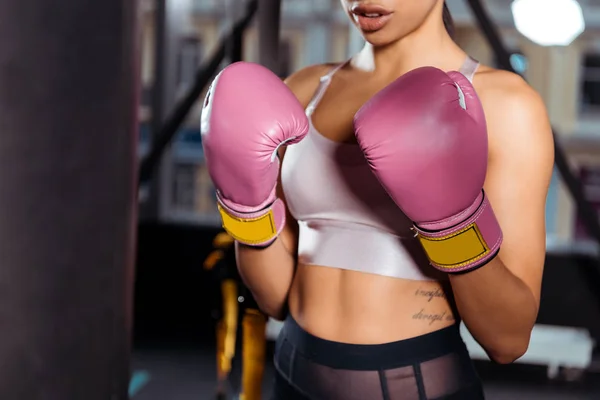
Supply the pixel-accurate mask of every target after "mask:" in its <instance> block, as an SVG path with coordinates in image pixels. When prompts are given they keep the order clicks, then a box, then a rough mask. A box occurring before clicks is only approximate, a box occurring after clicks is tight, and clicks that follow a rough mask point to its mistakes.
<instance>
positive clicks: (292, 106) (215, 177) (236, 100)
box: [200, 62, 308, 246]
mask: <svg viewBox="0 0 600 400" xmlns="http://www.w3.org/2000/svg"><path fill="white" fill-rule="evenodd" d="M200 131H201V133H202V146H203V148H204V155H205V157H206V164H207V167H208V171H209V174H210V177H211V179H212V181H213V183H214V185H215V187H216V189H217V202H218V207H219V213H220V214H221V218H222V221H223V228H224V229H225V230H226V231H227V233H229V234H230V235H231V237H233V238H234V239H236V240H237V241H239V242H240V243H244V244H247V245H251V246H264V245H268V244H270V243H272V242H273V241H274V240H275V239H276V238H277V235H278V234H279V232H280V231H281V229H282V228H283V226H284V224H285V205H284V204H283V202H282V201H281V200H279V199H277V197H276V194H275V189H276V185H277V177H278V175H279V158H278V157H277V149H278V148H279V146H281V145H283V144H291V143H296V142H298V141H300V140H302V139H303V138H304V136H306V133H307V132H308V119H307V117H306V115H305V113H304V110H303V109H302V106H301V105H300V103H299V102H298V100H297V99H296V97H295V96H294V94H293V93H292V92H291V91H290V90H289V89H288V87H287V86H286V85H285V83H284V82H282V81H281V79H279V77H277V76H276V75H275V74H273V73H272V72H271V71H269V70H268V69H267V68H265V67H263V66H261V65H258V64H253V63H246V62H238V63H235V64H231V65H229V66H228V67H226V68H225V69H224V70H223V71H221V73H219V75H217V77H216V78H215V80H214V81H213V83H212V84H211V87H210V89H209V90H208V94H207V95H206V100H205V102H204V107H203V108H202V117H201V126H200Z"/></svg>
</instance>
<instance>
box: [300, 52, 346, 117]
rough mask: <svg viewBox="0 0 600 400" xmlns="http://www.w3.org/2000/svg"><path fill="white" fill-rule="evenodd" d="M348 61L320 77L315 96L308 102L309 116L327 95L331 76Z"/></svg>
mask: <svg viewBox="0 0 600 400" xmlns="http://www.w3.org/2000/svg"><path fill="white" fill-rule="evenodd" d="M346 63H347V61H346V62H343V63H341V64H338V65H336V66H335V67H333V68H331V69H330V70H329V72H327V73H326V74H325V75H323V76H322V77H321V78H320V79H319V86H318V87H317V90H316V92H315V94H314V95H313V98H312V99H311V100H310V103H308V106H307V107H306V110H305V112H306V115H307V116H308V117H310V116H311V115H312V113H313V112H314V111H315V109H316V108H317V106H318V105H319V102H320V101H321V99H322V98H323V95H325V92H326V91H327V88H328V87H329V84H330V83H331V78H333V75H335V73H336V72H338V71H339V70H340V69H341V68H342V67H343V66H344V65H346Z"/></svg>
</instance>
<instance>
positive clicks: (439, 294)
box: [415, 288, 446, 302]
mask: <svg viewBox="0 0 600 400" xmlns="http://www.w3.org/2000/svg"><path fill="white" fill-rule="evenodd" d="M415 296H420V297H426V298H427V302H430V301H431V300H433V299H434V298H439V299H445V298H446V294H445V293H444V291H443V290H442V289H441V288H435V289H428V290H423V289H421V288H419V289H417V291H416V292H415Z"/></svg>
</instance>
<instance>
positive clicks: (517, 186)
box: [482, 77, 554, 307]
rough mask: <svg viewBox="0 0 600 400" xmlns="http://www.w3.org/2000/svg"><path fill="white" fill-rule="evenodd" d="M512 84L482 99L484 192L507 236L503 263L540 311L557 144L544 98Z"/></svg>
mask: <svg viewBox="0 0 600 400" xmlns="http://www.w3.org/2000/svg"><path fill="white" fill-rule="evenodd" d="M509 82H510V83H511V84H509V85H505V86H504V87H503V88H498V90H497V91H496V93H494V91H490V94H489V96H488V98H489V100H488V101H484V99H485V97H482V101H483V104H484V108H485V109H486V117H487V121H488V131H489V149H490V150H489V165H488V173H487V177H486V182H485V191H486V194H487V196H488V198H489V200H490V203H491V205H492V207H493V209H494V212H495V214H496V217H497V218H498V222H499V223H500V227H501V228H502V232H503V235H504V240H503V243H502V247H501V249H500V253H499V257H500V260H501V261H502V262H503V264H504V265H505V266H506V267H507V268H508V269H509V270H510V271H511V272H512V273H513V274H515V275H516V276H517V277H519V278H520V279H521V280H522V281H523V282H524V283H525V284H526V285H527V286H529V288H530V289H531V291H532V293H533V295H534V297H535V299H536V302H537V305H538V307H539V299H540V291H541V282H542V273H543V266H544V260H545V254H546V227H545V208H546V197H547V194H548V187H549V185H550V179H551V177H552V169H553V165H554V147H553V146H554V141H553V137H552V129H551V127H550V122H549V120H548V116H547V113H546V109H545V106H544V103H543V101H542V99H541V98H540V96H539V95H538V94H537V93H536V92H535V91H534V90H533V89H532V88H530V87H529V86H528V85H527V84H526V83H525V82H524V81H522V80H521V79H520V78H515V77H510V79H509ZM501 83H502V80H501V79H500V80H499V82H498V84H501Z"/></svg>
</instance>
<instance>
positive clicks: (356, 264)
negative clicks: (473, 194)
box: [202, 0, 553, 400]
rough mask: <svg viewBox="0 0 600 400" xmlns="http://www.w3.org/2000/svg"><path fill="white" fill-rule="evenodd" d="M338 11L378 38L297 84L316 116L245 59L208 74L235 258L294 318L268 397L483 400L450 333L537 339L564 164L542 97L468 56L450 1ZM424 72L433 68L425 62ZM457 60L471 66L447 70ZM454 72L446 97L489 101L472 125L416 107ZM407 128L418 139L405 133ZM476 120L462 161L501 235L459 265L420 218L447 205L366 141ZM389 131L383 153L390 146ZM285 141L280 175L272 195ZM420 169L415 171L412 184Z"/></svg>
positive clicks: (504, 352)
mask: <svg viewBox="0 0 600 400" xmlns="http://www.w3.org/2000/svg"><path fill="white" fill-rule="evenodd" d="M342 6H343V7H344V9H345V10H346V11H347V13H348V16H349V17H350V19H351V21H352V22H353V23H354V24H355V25H356V27H357V28H358V29H359V30H360V31H361V33H362V35H363V36H364V38H365V39H366V41H367V45H366V46H365V48H364V49H363V50H362V51H361V52H360V53H359V54H357V55H356V56H354V57H353V58H352V59H351V60H350V61H349V62H347V63H344V64H342V65H317V66H311V67H308V68H306V69H304V70H301V71H300V72H298V73H296V74H294V75H293V76H291V77H290V78H288V79H287V80H286V83H287V87H289V89H291V92H293V94H294V95H295V97H296V98H297V99H298V100H299V102H300V103H301V104H302V107H303V108H305V110H306V116H307V118H308V120H306V119H305V118H304V115H302V114H303V110H302V109H301V108H299V107H298V106H297V104H296V103H294V101H295V100H294V101H292V100H291V99H290V97H291V96H288V93H286V90H287V89H285V88H281V87H279V86H278V84H277V82H275V80H274V79H273V78H272V77H270V76H268V74H267V73H266V72H264V71H262V70H259V69H258V67H256V66H252V65H248V64H236V65H233V66H231V67H229V68H228V69H226V70H225V71H224V72H223V73H222V74H221V75H220V76H219V77H218V78H217V79H216V80H215V83H214V84H213V86H212V89H211V91H210V92H209V95H208V96H207V100H206V103H205V108H204V111H203V117H202V132H203V135H204V136H203V141H204V142H203V143H204V147H205V152H206V153H205V154H206V157H207V162H208V166H209V170H210V172H211V176H212V178H213V181H214V182H215V185H216V187H217V195H218V199H219V204H220V211H221V215H222V216H223V222H224V226H225V228H226V229H228V231H229V232H230V233H232V234H233V236H234V237H236V238H237V239H238V244H237V260H238V268H239V270H240V273H241V275H242V277H243V278H244V280H245V282H246V283H247V285H248V287H249V288H250V289H251V291H252V292H253V294H254V296H255V298H256V299H257V302H258V303H259V305H260V306H261V308H262V310H263V311H264V312H266V313H267V314H269V315H270V316H272V317H275V318H280V319H285V324H284V328H283V330H282V333H281V335H280V338H279V340H278V342H277V350H276V356H275V365H276V367H277V377H276V384H275V389H274V392H275V394H274V398H275V399H286V400H293V399H344V400H352V399H361V400H363V399H369V400H377V399H392V400H393V399H403V400H411V399H419V400H421V399H482V398H483V390H482V387H481V384H480V382H479V381H478V378H477V376H476V374H475V372H474V370H473V366H472V365H471V362H470V359H469V357H468V353H467V351H466V349H465V346H464V344H463V342H462V341H461V339H460V336H459V333H458V328H457V327H458V323H459V320H462V321H464V323H465V324H466V326H467V327H468V328H469V330H470V332H471V333H472V334H473V336H474V337H475V339H476V340H477V341H478V342H479V343H480V344H481V345H482V347H483V348H484V349H485V350H486V351H487V352H488V354H489V356H490V357H491V358H492V359H493V360H495V361H496V362H499V363H510V362H512V361H514V360H515V359H517V358H519V357H520V356H521V355H522V354H523V353H524V352H525V351H526V349H527V347H528V343H529V337H530V333H531V330H532V327H533V325H534V322H535V319H536V315H537V310H538V306H539V298H540V284H541V277H542V269H543V263H544V255H545V226H544V208H545V200H546V195H547V190H548V185H549V182H550V177H551V173H552V166H553V148H552V146H553V141H552V137H551V129H550V126H549V122H548V118H547V115H546V112H545V109H544V105H543V103H542V101H541V100H540V98H539V97H538V95H537V94H536V93H535V92H534V91H533V90H532V89H531V88H530V87H529V86H527V84H526V83H525V82H524V81H523V80H522V79H520V78H519V77H518V76H516V75H513V74H511V73H508V72H503V71H498V70H494V69H492V68H490V67H487V66H478V64H477V63H476V62H475V61H473V60H471V59H470V58H468V57H467V55H466V54H465V53H464V52H463V51H462V50H461V49H460V48H459V47H458V46H457V45H456V44H455V43H454V42H453V41H452V38H451V36H450V25H449V23H448V22H449V19H448V17H449V14H448V12H447V9H446V7H445V4H444V3H443V1H442V0H420V1H412V0H375V1H369V0H367V1H344V0H343V1H342ZM425 66H433V67H435V68H434V69H432V68H429V69H427V68H425V69H422V68H420V67H425ZM456 70H459V71H460V72H461V73H462V75H460V74H459V75H460V76H463V75H464V76H463V77H462V78H460V77H457V75H456V73H453V74H454V75H452V73H448V75H446V73H445V72H444V73H443V75H440V74H439V71H456ZM414 71H417V72H414ZM417 75H420V76H421V78H419V77H418V76H417ZM423 76H425V78H424V79H423ZM405 77H406V78H405ZM449 77H455V78H456V80H457V82H458V81H460V82H459V83H456V84H455V86H456V88H455V89H454V95H453V96H454V97H455V98H456V101H453V102H452V104H451V106H452V107H454V108H456V105H457V104H459V103H460V106H461V107H462V109H464V110H467V112H469V111H470V112H473V109H474V108H475V109H476V110H477V107H481V105H482V106H483V109H482V110H480V112H479V116H477V118H474V119H476V120H477V121H476V122H477V123H476V124H475V125H473V124H471V122H472V121H471V120H470V119H469V120H467V118H466V117H465V116H464V115H462V116H459V118H460V121H459V122H456V121H455V122H456V123H455V124H454V125H452V126H451V127H450V128H448V126H449V125H447V124H446V125H439V124H438V121H437V118H439V117H440V115H441V114H440V109H441V108H443V107H446V108H444V110H445V111H444V113H445V112H446V111H448V110H447V107H449V106H448V105H442V106H440V107H438V105H437V103H436V104H435V105H432V106H431V110H424V109H423V107H424V104H423V101H424V100H423V98H424V97H423V96H419V93H420V92H418V91H417V92H415V90H418V87H424V88H425V89H423V90H422V92H423V91H435V90H438V89H436V88H435V87H431V82H432V81H434V80H436V79H438V78H439V79H442V80H444V79H449ZM467 79H469V80H472V86H470V85H471V84H470V83H469V82H468V80H467ZM398 82H399V83H398ZM428 85H429V86H428ZM415 87H417V89H415ZM440 87H445V88H446V89H443V90H442V89H439V90H442V91H441V92H440V96H437V94H436V95H435V96H433V97H431V96H430V97H429V101H432V102H434V103H435V102H436V97H443V96H447V95H448V93H450V92H448V90H447V87H448V86H447V85H446V86H444V85H441V86H440ZM473 87H474V91H476V94H475V93H474V92H473ZM384 88H386V89H385V90H382V89H384ZM390 88H391V89H390ZM456 89H458V92H457V91H456ZM444 90H445V91H444ZM411 91H412V92H411ZM390 92H391V94H390ZM407 93H408V94H410V96H409V97H408V98H407V96H408V94H407ZM436 93H437V92H436ZM390 96H391V97H392V98H393V101H394V102H395V103H394V104H393V107H391V112H390V111H386V110H388V109H390V107H388V106H389V104H390V103H389V97H390ZM477 96H478V97H479V99H480V101H481V102H480V103H479V100H477ZM411 99H414V101H411ZM465 100H466V103H465ZM365 103H367V105H366V106H365ZM413 103H414V104H413ZM415 104H416V105H415ZM425 106H426V104H425ZM415 107H417V109H415ZM418 107H420V109H418ZM406 109H410V110H411V113H406V112H404V111H405V110H406ZM415 110H416V111H415ZM412 111H415V112H416V113H417V114H418V117H419V118H420V119H421V120H422V121H423V122H422V125H423V127H426V128H427V127H431V126H433V127H434V128H435V129H429V128H427V129H424V128H423V127H419V126H418V124H416V125H415V121H414V119H415V118H416V117H414V114H415V113H413V112H412ZM357 112H358V114H357ZM386 113H387V114H386ZM428 113H431V114H428ZM435 113H438V114H435ZM444 113H442V114H444ZM452 113H453V114H456V110H455V109H453V112H452ZM452 113H451V114H452ZM367 114H369V115H367ZM390 114H394V115H393V116H390ZM401 114H402V115H401ZM404 114H406V115H404ZM446 114H447V113H446ZM446 114H444V115H446ZM483 114H485V115H483ZM465 115H466V114H465ZM393 118H396V120H392V119H393ZM398 118H407V119H411V121H410V123H409V122H407V123H406V124H405V123H404V122H403V121H404V120H402V119H400V120H398ZM472 119H473V118H472ZM432 120H435V121H434V122H435V124H437V125H435V124H434V125H432ZM378 121H386V123H385V124H383V125H382V126H378V125H377V124H378ZM390 121H391V122H390ZM486 123H487V134H486V133H485V132H486V131H485V128H486ZM407 124H408V125H410V126H411V127H413V128H414V129H412V128H411V129H412V130H415V131H419V132H418V134H417V133H415V132H411V129H408V133H407V132H406V131H407V128H406V126H408V125H407ZM469 124H471V125H473V126H474V127H475V128H474V129H475V130H477V132H479V133H481V132H483V133H482V136H483V138H481V137H475V138H473V139H461V140H462V144H463V145H464V146H466V147H468V146H467V145H469V146H470V145H471V144H472V143H471V141H475V142H477V146H479V148H480V149H481V150H480V151H479V152H475V153H470V156H469V157H466V158H465V157H463V158H457V159H456V160H457V163H459V164H461V163H462V164H465V163H466V164H465V165H467V164H468V168H466V169H463V170H462V173H464V174H466V175H469V174H470V172H469V169H477V170H478V171H476V172H477V174H479V173H480V172H481V171H483V174H482V175H481V176H482V179H481V186H483V192H482V191H481V189H482V188H481V186H480V187H478V188H477V191H478V192H480V193H482V195H483V193H484V194H485V201H484V202H489V204H491V205H493V212H491V211H490V213H489V215H491V216H492V217H491V218H492V219H493V220H494V221H493V222H494V223H496V225H497V226H499V228H498V229H497V233H496V239H497V240H496V239H494V240H495V242H494V245H493V246H487V247H486V248H487V250H489V251H488V253H486V254H487V256H486V257H487V258H486V259H485V260H484V262H479V263H477V262H476V263H475V264H472V265H471V264H470V265H469V266H468V268H467V270H466V271H465V272H464V273H460V274H459V273H453V272H454V271H444V268H441V267H440V265H437V267H438V268H433V267H432V265H436V262H434V261H435V260H434V258H435V257H434V256H433V255H432V254H433V253H432V252H431V251H429V250H427V246H426V243H425V242H424V241H423V238H424V237H425V236H427V234H428V233H427V230H426V229H422V228H423V226H424V225H423V224H422V225H421V226H419V225H418V223H416V222H415V221H418V218H416V217H415V215H416V213H419V212H421V211H423V210H422V209H420V208H419V204H420V203H423V204H429V203H432V202H433V203H435V201H436V200H437V199H434V198H431V197H430V198H419V199H417V200H418V201H417V202H416V204H417V206H416V208H415V207H413V208H412V209H411V212H410V213H409V212H408V211H407V208H405V207H404V205H405V204H407V199H406V193H408V192H411V193H412V191H411V190H408V191H406V190H404V192H402V193H400V192H398V191H396V188H394V184H395V183H393V181H394V179H396V178H398V177H397V176H395V175H394V173H396V172H397V174H396V175H398V174H401V175H402V174H404V173H405V172H406V171H413V170H412V169H411V165H410V164H409V165H406V164H405V165H403V166H402V168H400V167H398V166H396V167H394V168H392V169H391V170H390V169H389V168H388V166H387V164H390V163H401V162H404V160H405V159H408V158H410V154H408V153H406V152H404V153H402V154H397V157H395V159H394V153H393V152H392V153H390V154H388V155H387V157H388V158H387V159H385V160H383V161H382V157H380V156H381V154H378V153H377V151H380V150H381V149H375V150H373V148H374V147H377V146H376V145H377V140H380V139H376V140H375V146H373V140H374V139H373V138H377V137H378V135H381V132H383V131H385V130H389V129H390V128H392V131H391V132H388V133H386V135H385V136H384V137H383V140H388V139H390V138H392V140H405V139H406V137H405V136H406V135H413V136H411V137H409V142H410V140H412V142H410V143H411V145H414V146H417V147H418V146H421V144H422V143H420V142H419V140H420V139H419V138H421V137H422V138H423V140H425V138H427V140H429V138H431V137H432V136H431V134H432V132H433V133H434V134H435V133H436V132H437V131H438V130H439V131H440V132H442V131H443V132H446V133H447V131H451V132H452V134H453V135H454V134H456V135H462V134H463V133H464V131H465V130H466V128H465V126H467V125H468V126H471V125H469ZM455 126H458V128H457V129H455ZM396 127H397V129H398V134H396V133H395V132H394V131H393V129H394V128H396ZM446 128H448V130H444V129H446ZM453 129H455V130H453ZM469 129H471V128H469ZM386 132H387V131H386ZM440 134H441V133H440ZM427 135H429V136H427ZM480 136H481V135H480ZM357 137H358V141H359V144H360V147H359V146H357V144H356V141H357ZM398 137H401V139H397V138H398ZM440 137H441V136H440ZM434 139H435V137H434ZM370 140H371V143H370V144H369V141H370ZM388 142H389V140H388V141H387V142H386V145H385V146H384V150H386V151H387V150H389V149H390V148H392V147H393V146H392V147H390V146H391V145H390V144H389V143H388ZM440 142H443V143H440V146H441V147H443V146H450V145H452V146H456V143H451V144H448V143H450V142H451V141H440ZM447 142H448V143H447ZM454 142H456V141H454ZM405 143H407V142H405ZM488 143H489V145H488ZM392 144H394V145H397V144H398V142H395V143H392ZM434 144H435V143H434ZM440 146H437V147H440ZM433 147H436V146H433ZM437 147H436V148H435V149H433V148H432V154H433V153H435V151H438V150H439V149H437ZM396 148H397V149H400V151H403V150H402V149H403V147H402V146H396ZM283 149H286V150H285V155H284V150H283ZM276 150H277V151H279V155H280V158H282V162H281V165H282V168H281V174H280V176H279V178H280V179H279V183H278V185H277V191H276V192H274V191H273V190H272V189H273V185H274V182H275V179H276V178H277V173H278V171H277V170H276V168H277V167H278V165H279V164H278V163H277V160H276V157H274V156H272V154H273V153H274V152H275V151H276ZM420 150H422V148H420ZM454 150H456V147H454ZM444 151H446V150H444ZM482 154H483V156H484V157H483V162H480V161H481V157H480V155H482ZM427 157H428V155H427V152H424V153H423V156H421V157H420V158H415V159H414V161H418V162H420V161H421V160H422V159H423V158H425V159H426V160H425V161H427V162H428V163H429V165H433V166H434V167H436V168H437V166H436V165H437V164H436V163H437V160H435V159H431V160H429V159H427ZM432 157H433V156H432ZM471 158H473V159H475V158H476V159H478V160H479V161H476V162H477V163H479V164H473V163H474V162H475V161H472V160H470V159H471ZM366 160H368V162H367V161H366ZM386 163H387V164H386ZM469 163H471V164H469ZM462 164H461V167H460V168H463V166H462ZM480 164H483V166H482V165H480ZM485 164H487V169H486V165H485ZM446 167H447V168H445V169H449V170H451V169H453V168H454V169H455V168H456V167H455V166H454V165H453V164H451V163H449V164H447V166H446ZM386 168H388V169H387V170H386ZM438 170H439V168H438ZM373 172H375V175H376V176H377V177H376V176H375V175H374V174H373ZM390 172H391V175H392V176H393V178H391V179H390ZM421 172H422V171H421V170H420V169H419V168H414V171H413V172H411V174H413V178H417V179H412V182H415V181H418V179H421V176H420V175H419V174H420V173H421ZM438 172H439V171H438ZM386 173H387V174H388V175H386ZM477 174H476V175H477ZM426 175H427V174H424V175H423V177H422V179H424V180H426V179H427V176H426ZM438 175H439V174H438ZM466 175H465V176H466ZM469 176H471V175H469ZM401 178H403V179H404V178H406V179H408V178H410V177H408V178H407V177H406V176H402V177H401ZM406 179H405V181H406ZM465 179H466V178H465ZM475 180H477V179H475ZM483 180H485V182H483ZM426 183H428V184H430V186H431V185H432V184H435V183H437V184H444V185H445V184H447V183H448V182H426ZM451 183H452V182H451ZM412 184H414V183H412ZM459 184H460V183H459V182H456V185H455V186H457V185H459ZM403 189H406V188H403ZM411 189H413V188H411ZM420 189H422V188H419V190H420ZM386 192H387V193H386ZM415 193H416V192H415ZM388 194H389V196H388ZM402 196H405V198H404V199H402ZM453 196H454V195H453V194H449V195H448V196H447V197H448V199H446V198H445V196H440V197H442V199H443V200H448V201H454V197H453ZM409 200H410V199H409ZM440 204H442V203H440ZM473 204H475V203H473ZM478 204H483V203H481V202H480V203H478ZM486 204H487V203H486ZM424 208H426V206H425V205H423V209H424ZM403 211H407V212H406V213H404V212H403ZM426 211H427V212H432V210H426ZM433 212H435V209H434V210H433ZM405 214H406V215H409V214H410V215H409V216H410V217H411V219H412V221H411V220H410V219H409V218H407V216H406V215H405ZM463 214H464V212H463ZM494 215H495V217H494ZM467 216H468V215H467ZM284 217H287V218H284ZM284 221H285V223H284ZM463 222H464V221H463ZM461 223H462V222H461ZM425 225H426V224H425ZM461 226H463V225H461ZM465 226H466V225H465ZM480 228H481V226H480ZM415 229H416V230H417V231H418V235H417V236H418V239H417V238H416V237H415V235H414V232H415ZM480 230H481V229H480ZM430 233H431V232H430ZM502 238H503V240H502ZM420 242H421V244H420ZM500 243H502V244H501V246H500ZM488 244H489V243H488ZM424 249H426V250H427V251H428V252H427V254H426V252H425V251H424ZM498 250H499V252H498ZM450 251H452V249H450ZM428 258H429V259H428ZM440 270H441V271H440Z"/></svg>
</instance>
